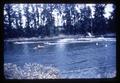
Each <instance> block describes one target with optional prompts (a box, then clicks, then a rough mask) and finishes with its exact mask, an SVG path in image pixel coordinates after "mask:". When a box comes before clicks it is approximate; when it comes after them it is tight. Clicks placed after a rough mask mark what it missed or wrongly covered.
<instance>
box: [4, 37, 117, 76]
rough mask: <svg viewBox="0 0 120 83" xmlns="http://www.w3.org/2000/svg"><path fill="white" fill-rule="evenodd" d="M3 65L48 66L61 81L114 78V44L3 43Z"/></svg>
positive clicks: (106, 42) (58, 41) (109, 42)
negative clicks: (32, 64)
mask: <svg viewBox="0 0 120 83" xmlns="http://www.w3.org/2000/svg"><path fill="white" fill-rule="evenodd" d="M112 40H113V39H112ZM114 40H115V39H114ZM71 42H72V43H71ZM4 63H14V64H17V65H23V64H24V63H39V64H42V65H45V66H51V65H52V66H53V67H56V68H57V69H59V70H60V74H61V78H107V77H108V78H109V77H115V72H116V41H92V42H86V41H83V42H79V41H78V40H75V41H73V40H69V41H68V40H67V41H66V40H64V39H61V40H55V41H54V40H52V41H42V42H41V41H37V42H36V41H34V42H31V43H30V42H26V43H25V42H7V41H6V42H4Z"/></svg>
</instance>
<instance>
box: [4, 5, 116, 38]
mask: <svg viewBox="0 0 120 83" xmlns="http://www.w3.org/2000/svg"><path fill="white" fill-rule="evenodd" d="M79 5H81V4H5V5H4V38H5V39H7V38H30V37H40V38H44V37H53V36H58V35H60V34H64V35H84V36H85V35H87V33H88V32H89V33H91V34H92V35H95V36H96V35H103V34H107V33H115V27H114V26H115V5H113V9H114V10H113V12H111V15H110V16H109V17H108V18H106V17H105V16H104V14H105V8H106V4H95V5H94V14H93V16H92V10H91V8H90V7H89V6H87V5H86V4H82V6H81V8H78V6H79Z"/></svg>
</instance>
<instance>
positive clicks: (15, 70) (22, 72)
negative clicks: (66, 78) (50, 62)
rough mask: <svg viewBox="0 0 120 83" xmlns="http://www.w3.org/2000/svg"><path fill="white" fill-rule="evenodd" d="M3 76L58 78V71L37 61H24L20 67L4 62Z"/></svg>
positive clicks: (14, 77) (10, 77) (13, 77)
mask: <svg viewBox="0 0 120 83" xmlns="http://www.w3.org/2000/svg"><path fill="white" fill-rule="evenodd" d="M4 76H5V78H6V79H56V78H59V71H58V70H57V69H56V68H54V67H45V66H43V65H40V64H37V63H25V64H24V65H23V66H22V67H21V66H18V65H16V64H13V63H5V64H4Z"/></svg>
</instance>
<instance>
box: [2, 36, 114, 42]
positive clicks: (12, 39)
mask: <svg viewBox="0 0 120 83" xmlns="http://www.w3.org/2000/svg"><path fill="white" fill-rule="evenodd" d="M98 37H105V38H115V37H116V36H115V34H105V35H96V36H83V35H59V36H53V37H44V38H41V37H31V38H8V39H5V40H4V41H8V42H14V41H18V42H19V41H52V40H58V39H65V38H98Z"/></svg>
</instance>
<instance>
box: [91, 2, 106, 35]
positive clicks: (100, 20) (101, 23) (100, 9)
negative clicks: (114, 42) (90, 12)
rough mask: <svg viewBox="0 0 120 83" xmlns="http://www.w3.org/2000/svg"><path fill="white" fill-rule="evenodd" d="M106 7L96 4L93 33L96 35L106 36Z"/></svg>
mask: <svg viewBox="0 0 120 83" xmlns="http://www.w3.org/2000/svg"><path fill="white" fill-rule="evenodd" d="M104 9H105V5H104V4H96V5H95V13H94V21H93V32H94V33H95V34H96V35H100V34H104V33H105V28H106V21H105V17H104V14H105V11H104Z"/></svg>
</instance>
